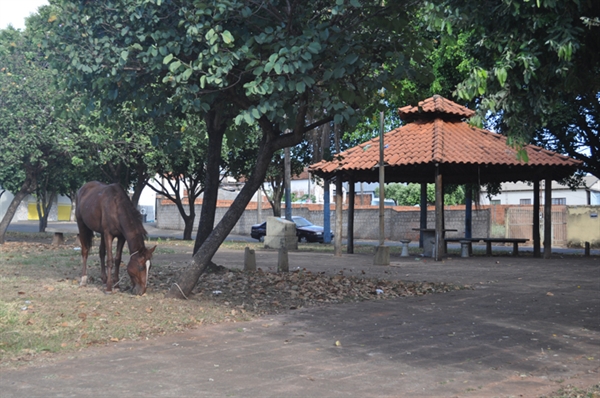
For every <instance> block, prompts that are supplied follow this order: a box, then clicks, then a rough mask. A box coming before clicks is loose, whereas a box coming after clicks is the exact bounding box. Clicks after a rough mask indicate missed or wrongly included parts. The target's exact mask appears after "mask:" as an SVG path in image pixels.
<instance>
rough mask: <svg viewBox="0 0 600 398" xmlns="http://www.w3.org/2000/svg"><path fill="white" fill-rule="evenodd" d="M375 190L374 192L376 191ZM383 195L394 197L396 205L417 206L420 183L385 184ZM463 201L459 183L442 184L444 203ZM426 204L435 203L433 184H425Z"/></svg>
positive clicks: (463, 193)
mask: <svg viewBox="0 0 600 398" xmlns="http://www.w3.org/2000/svg"><path fill="white" fill-rule="evenodd" d="M378 192H379V190H376V191H375V193H378ZM385 197H386V198H390V199H394V200H395V201H396V204H397V205H398V206H417V205H420V204H421V184H414V183H411V184H398V183H392V184H386V185H385ZM464 203H465V192H464V188H463V186H461V185H446V186H444V204H446V205H458V204H464ZM427 204H428V205H433V204H435V184H427Z"/></svg>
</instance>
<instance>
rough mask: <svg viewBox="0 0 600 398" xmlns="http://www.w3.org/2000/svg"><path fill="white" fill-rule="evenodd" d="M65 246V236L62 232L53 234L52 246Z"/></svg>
mask: <svg viewBox="0 0 600 398" xmlns="http://www.w3.org/2000/svg"><path fill="white" fill-rule="evenodd" d="M64 244H65V235H64V234H63V233H62V232H55V233H54V237H53V238H52V245H54V246H61V245H64Z"/></svg>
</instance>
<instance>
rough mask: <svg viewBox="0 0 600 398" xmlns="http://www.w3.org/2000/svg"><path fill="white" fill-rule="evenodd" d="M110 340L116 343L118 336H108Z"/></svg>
mask: <svg viewBox="0 0 600 398" xmlns="http://www.w3.org/2000/svg"><path fill="white" fill-rule="evenodd" d="M110 341H112V342H114V343H116V342H117V341H119V339H118V338H116V337H111V338H110Z"/></svg>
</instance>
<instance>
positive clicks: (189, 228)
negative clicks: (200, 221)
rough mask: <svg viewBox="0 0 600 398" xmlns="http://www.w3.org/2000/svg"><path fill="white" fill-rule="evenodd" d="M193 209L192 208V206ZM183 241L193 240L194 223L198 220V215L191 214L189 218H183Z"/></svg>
mask: <svg viewBox="0 0 600 398" xmlns="http://www.w3.org/2000/svg"><path fill="white" fill-rule="evenodd" d="M190 207H191V206H190ZM182 217H183V240H192V232H194V221H195V220H196V213H195V211H194V214H190V215H189V216H188V215H186V216H185V217H184V216H183V214H182Z"/></svg>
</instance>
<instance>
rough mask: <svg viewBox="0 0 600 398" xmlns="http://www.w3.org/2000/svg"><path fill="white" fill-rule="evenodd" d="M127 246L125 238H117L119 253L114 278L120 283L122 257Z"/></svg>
mask: <svg viewBox="0 0 600 398" xmlns="http://www.w3.org/2000/svg"><path fill="white" fill-rule="evenodd" d="M124 245H125V238H122V237H118V238H117V253H116V258H115V272H114V276H113V278H114V279H115V280H116V281H119V267H120V266H121V256H122V254H123V246H124Z"/></svg>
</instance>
